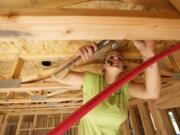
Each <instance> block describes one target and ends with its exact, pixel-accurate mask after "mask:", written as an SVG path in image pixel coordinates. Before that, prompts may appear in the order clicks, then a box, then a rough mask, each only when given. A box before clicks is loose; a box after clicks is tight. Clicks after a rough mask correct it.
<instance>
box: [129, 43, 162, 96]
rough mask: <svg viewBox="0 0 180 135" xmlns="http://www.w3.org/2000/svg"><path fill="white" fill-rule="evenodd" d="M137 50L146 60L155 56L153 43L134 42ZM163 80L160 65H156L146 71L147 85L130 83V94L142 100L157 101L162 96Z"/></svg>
mask: <svg viewBox="0 0 180 135" xmlns="http://www.w3.org/2000/svg"><path fill="white" fill-rule="evenodd" d="M133 43H134V45H135V46H136V48H137V49H138V50H139V51H140V52H141V54H142V57H143V59H144V60H148V59H149V58H151V57H153V56H154V55H155V53H154V42H153V41H133ZM160 89H161V78H160V73H159V68H158V64H157V63H155V64H153V65H152V66H150V67H148V68H147V69H146V70H145V85H144V84H141V83H135V82H130V85H129V92H130V94H131V96H133V97H136V98H140V99H157V98H158V97H159V95H160Z"/></svg>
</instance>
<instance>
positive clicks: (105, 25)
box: [0, 9, 180, 40]
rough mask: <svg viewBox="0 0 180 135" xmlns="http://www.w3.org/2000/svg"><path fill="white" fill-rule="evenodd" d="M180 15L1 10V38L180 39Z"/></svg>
mask: <svg viewBox="0 0 180 135" xmlns="http://www.w3.org/2000/svg"><path fill="white" fill-rule="evenodd" d="M179 24H180V16H179V15H177V14H172V13H166V14H163V13H158V12H148V11H120V10H107V9H105V10H99V9H60V10H37V9H33V10H28V9H26V10H0V25H1V29H0V40H13V39H14V40H17V39H37V40H43V39H46V40H48V39H49V40H50V39H52V40H53V39H54V40H95V39H96V40H101V39H129V40H140V39H143V40H148V39H154V40H179V39H180V25H179Z"/></svg>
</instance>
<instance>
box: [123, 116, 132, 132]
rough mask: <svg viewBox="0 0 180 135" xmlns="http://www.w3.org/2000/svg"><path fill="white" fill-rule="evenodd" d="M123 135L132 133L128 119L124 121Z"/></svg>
mask: <svg viewBox="0 0 180 135" xmlns="http://www.w3.org/2000/svg"><path fill="white" fill-rule="evenodd" d="M122 126H123V135H131V130H130V127H129V122H128V119H126V121H125V122H124V123H123V125H122Z"/></svg>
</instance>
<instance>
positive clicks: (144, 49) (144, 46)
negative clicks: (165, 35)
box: [133, 40, 155, 57]
mask: <svg viewBox="0 0 180 135" xmlns="http://www.w3.org/2000/svg"><path fill="white" fill-rule="evenodd" d="M133 43H134V45H135V46H136V48H137V49H138V50H139V51H140V52H141V54H142V56H145V57H148V56H149V57H150V56H152V55H154V44H155V43H154V41H152V40H147V41H143V40H135V41H133Z"/></svg>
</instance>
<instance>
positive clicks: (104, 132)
mask: <svg viewBox="0 0 180 135" xmlns="http://www.w3.org/2000/svg"><path fill="white" fill-rule="evenodd" d="M106 86H107V85H106V82H105V80H104V78H103V76H102V75H99V74H94V73H90V72H86V73H85V80H84V84H83V102H84V103H86V102H87V101H89V100H90V99H91V98H92V97H94V96H95V95H97V94H98V93H99V92H100V91H101V90H103V89H104V88H105V87H106ZM128 99H129V92H128V85H127V84H125V85H124V86H123V87H122V88H121V90H119V91H117V92H115V93H114V94H112V95H111V96H110V97H109V98H107V99H106V100H104V101H103V102H102V103H100V104H99V105H98V106H96V107H95V108H94V109H93V110H92V111H90V112H89V113H88V114H86V115H85V116H84V117H83V118H82V119H81V120H80V124H79V130H78V135H121V134H122V131H121V129H120V126H121V124H122V123H123V122H124V121H125V120H126V118H127V114H128V111H127V110H128V109H127V104H128Z"/></svg>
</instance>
